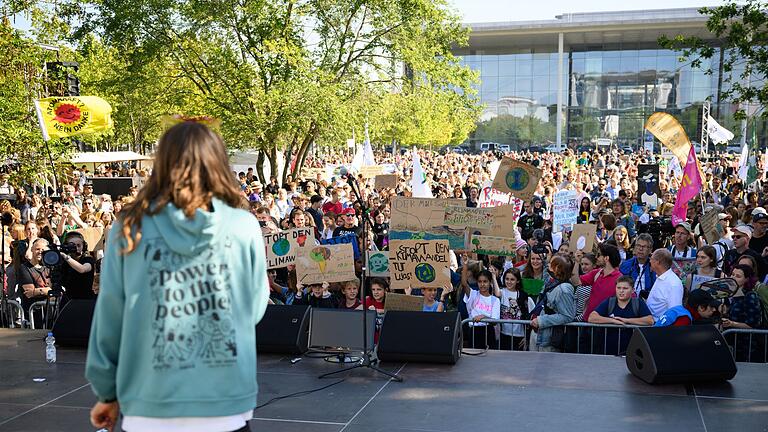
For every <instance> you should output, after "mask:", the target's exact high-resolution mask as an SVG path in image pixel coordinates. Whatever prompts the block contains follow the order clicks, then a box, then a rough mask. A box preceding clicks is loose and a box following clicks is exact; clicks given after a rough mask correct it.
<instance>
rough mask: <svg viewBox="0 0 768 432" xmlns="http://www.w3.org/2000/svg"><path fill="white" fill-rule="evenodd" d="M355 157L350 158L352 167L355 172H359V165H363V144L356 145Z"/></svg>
mask: <svg viewBox="0 0 768 432" xmlns="http://www.w3.org/2000/svg"><path fill="white" fill-rule="evenodd" d="M356 147H357V150H356V151H355V157H353V158H352V168H353V169H354V170H355V172H360V167H361V166H363V165H364V164H363V161H364V160H365V157H364V156H363V146H356Z"/></svg>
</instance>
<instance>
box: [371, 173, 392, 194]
mask: <svg viewBox="0 0 768 432" xmlns="http://www.w3.org/2000/svg"><path fill="white" fill-rule="evenodd" d="M396 187H397V174H379V175H377V176H376V178H375V179H374V189H376V190H378V191H380V190H382V189H384V188H390V189H394V188H396Z"/></svg>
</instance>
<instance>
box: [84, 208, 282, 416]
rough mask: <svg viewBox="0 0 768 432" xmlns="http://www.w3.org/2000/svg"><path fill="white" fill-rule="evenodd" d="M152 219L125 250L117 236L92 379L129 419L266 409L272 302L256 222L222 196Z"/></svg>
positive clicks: (96, 321) (95, 330) (104, 281)
mask: <svg viewBox="0 0 768 432" xmlns="http://www.w3.org/2000/svg"><path fill="white" fill-rule="evenodd" d="M212 204H213V211H211V212H207V211H202V210H197V212H196V213H195V215H194V218H192V219H188V218H186V217H185V216H184V213H183V212H182V211H181V210H179V209H178V208H176V207H175V206H174V205H172V204H168V205H167V206H166V207H165V208H164V209H163V210H162V211H161V212H160V213H158V214H156V215H154V216H144V218H143V219H142V236H141V240H140V241H139V243H138V245H137V248H136V249H135V250H134V251H133V252H132V253H130V254H128V255H121V254H120V250H121V249H122V248H123V247H124V245H125V241H124V239H122V238H121V237H122V235H121V230H122V226H121V225H120V224H119V223H115V225H114V226H113V227H112V229H111V230H110V233H109V239H108V242H107V250H106V252H105V256H104V261H103V263H102V272H101V289H100V292H99V296H98V300H97V302H96V310H95V313H94V316H93V324H92V326H91V337H90V342H89V346H88V360H87V363H86V370H85V376H86V378H87V379H88V381H90V383H91V386H92V387H93V391H94V393H95V394H96V396H97V397H98V398H99V400H102V401H104V400H112V399H117V400H118V402H120V408H121V411H122V412H123V414H125V415H134V416H144V417H165V418H168V417H215V416H225V415H235V414H240V413H243V412H246V411H248V410H250V409H253V408H254V407H255V406H256V392H257V384H256V334H255V333H256V330H255V328H256V323H258V321H259V320H260V319H261V317H262V315H264V311H265V309H266V306H267V301H268V298H269V290H268V285H267V273H266V261H265V256H264V254H265V250H264V243H263V240H262V237H261V229H259V225H258V222H257V221H256V218H254V217H253V215H251V214H250V213H248V212H246V211H244V210H239V209H235V208H232V207H229V206H227V205H226V204H225V203H223V202H222V201H220V200H218V199H214V200H213V203H212Z"/></svg>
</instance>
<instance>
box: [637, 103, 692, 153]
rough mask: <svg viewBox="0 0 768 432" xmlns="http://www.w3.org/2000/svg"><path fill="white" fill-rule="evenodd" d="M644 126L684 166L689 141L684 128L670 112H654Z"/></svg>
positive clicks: (688, 149) (689, 147) (689, 144)
mask: <svg viewBox="0 0 768 432" xmlns="http://www.w3.org/2000/svg"><path fill="white" fill-rule="evenodd" d="M645 128H646V129H648V132H650V133H652V134H653V136H655V137H656V138H658V140H659V141H661V143H662V144H664V146H666V147H667V148H668V149H669V150H670V151H671V152H672V154H674V155H675V156H677V160H678V161H680V165H681V166H685V162H686V161H687V160H688V152H689V151H690V150H691V141H690V140H689V139H688V135H687V134H686V133H685V129H683V126H682V125H681V124H680V122H678V121H677V119H675V118H674V117H673V116H672V115H671V114H667V113H664V112H655V113H653V114H651V116H650V117H648V121H647V122H645Z"/></svg>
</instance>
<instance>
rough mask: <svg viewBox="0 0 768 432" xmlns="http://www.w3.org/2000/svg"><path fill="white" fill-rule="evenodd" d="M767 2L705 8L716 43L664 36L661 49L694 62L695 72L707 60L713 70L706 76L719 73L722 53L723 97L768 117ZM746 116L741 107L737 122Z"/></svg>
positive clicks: (748, 0)
mask: <svg viewBox="0 0 768 432" xmlns="http://www.w3.org/2000/svg"><path fill="white" fill-rule="evenodd" d="M766 6H767V4H766V3H765V2H763V1H757V0H747V1H746V2H739V3H737V2H735V1H732V0H729V1H728V2H727V3H726V4H724V5H722V6H717V7H703V8H700V9H699V12H700V13H701V14H703V15H707V16H708V17H709V18H708V19H707V29H708V30H709V31H710V32H711V33H712V35H713V36H714V38H715V40H714V41H712V40H704V39H701V38H699V37H696V36H685V35H676V36H673V37H669V36H666V35H664V36H662V37H661V38H659V41H658V42H659V45H661V46H662V47H664V48H667V49H674V50H678V51H681V52H682V56H683V59H682V60H684V61H687V60H688V59H693V60H692V61H691V67H692V68H698V67H701V66H702V65H703V63H705V60H712V59H713V58H715V56H718V59H715V60H714V61H709V62H706V63H708V64H710V65H711V67H709V68H706V71H705V72H706V73H707V74H708V75H711V74H713V73H717V72H718V69H717V68H718V67H719V64H720V62H719V56H720V55H721V53H720V51H721V50H722V71H723V86H722V90H721V92H720V96H721V97H722V98H723V99H725V100H729V101H731V102H733V103H735V104H741V103H750V104H757V105H758V107H759V108H758V111H759V114H760V115H761V116H763V117H768V112H766V110H765V109H764V108H765V106H766V104H768V12H766V11H767V10H768V9H767V8H766ZM745 116H746V112H745V110H744V107H743V106H741V107H739V110H738V111H737V113H736V118H737V119H743V118H745Z"/></svg>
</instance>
